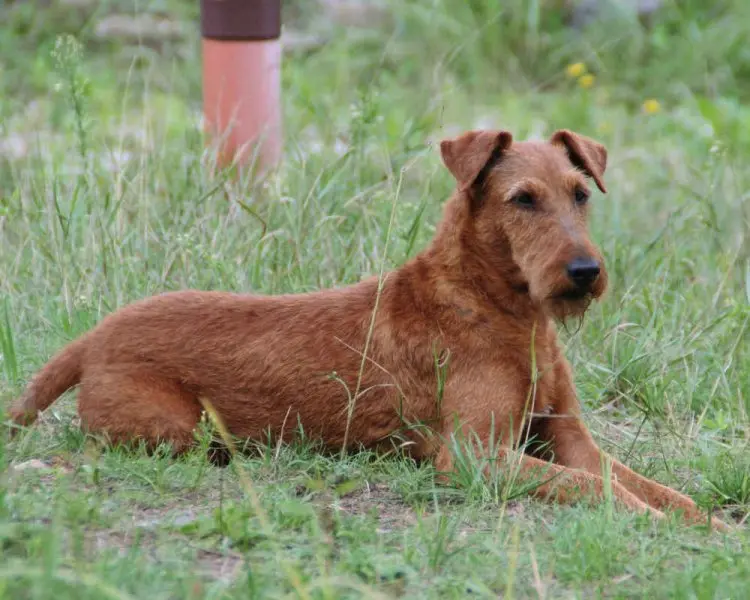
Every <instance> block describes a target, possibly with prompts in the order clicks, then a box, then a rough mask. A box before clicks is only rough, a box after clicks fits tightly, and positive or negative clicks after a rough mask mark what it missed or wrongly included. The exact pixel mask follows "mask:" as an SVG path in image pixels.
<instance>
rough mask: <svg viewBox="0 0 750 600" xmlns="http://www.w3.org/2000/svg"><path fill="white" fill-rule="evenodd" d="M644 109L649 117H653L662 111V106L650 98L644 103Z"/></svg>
mask: <svg viewBox="0 0 750 600" xmlns="http://www.w3.org/2000/svg"><path fill="white" fill-rule="evenodd" d="M642 108H643V112H645V113H646V114H647V115H653V114H655V113H658V112H659V111H660V110H661V104H660V103H659V101H658V100H656V99H655V98H649V99H648V100H646V101H645V102H644V103H643V106H642Z"/></svg>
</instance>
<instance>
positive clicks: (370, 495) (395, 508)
mask: <svg viewBox="0 0 750 600" xmlns="http://www.w3.org/2000/svg"><path fill="white" fill-rule="evenodd" d="M334 508H336V509H338V510H341V511H343V512H345V513H347V514H350V515H366V514H370V512H371V511H372V510H373V509H376V510H377V514H378V523H379V525H378V533H390V532H392V531H397V530H401V529H404V528H406V527H409V526H411V525H414V524H415V523H416V522H417V517H416V514H415V512H414V509H412V508H411V507H410V506H408V505H407V504H406V503H404V501H403V500H402V499H401V498H400V497H399V496H398V495H397V494H395V493H394V492H393V491H391V490H390V489H389V488H388V486H387V485H385V484H382V483H376V484H368V485H366V486H365V487H363V488H360V489H359V490H357V491H356V492H352V493H351V494H348V495H347V496H344V497H343V498H341V499H340V500H338V502H337V503H336V505H335V507H334Z"/></svg>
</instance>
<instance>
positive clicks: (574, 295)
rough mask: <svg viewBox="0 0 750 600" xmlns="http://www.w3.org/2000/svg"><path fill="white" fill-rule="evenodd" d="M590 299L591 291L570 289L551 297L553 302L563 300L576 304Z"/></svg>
mask: <svg viewBox="0 0 750 600" xmlns="http://www.w3.org/2000/svg"><path fill="white" fill-rule="evenodd" d="M590 297H591V290H590V289H588V288H570V289H567V290H564V291H563V292H561V293H559V294H556V295H555V296H553V298H552V299H553V300H563V301H568V302H576V301H580V300H586V299H589V298H590Z"/></svg>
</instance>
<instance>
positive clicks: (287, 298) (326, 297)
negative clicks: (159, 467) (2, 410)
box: [11, 130, 722, 526]
mask: <svg viewBox="0 0 750 600" xmlns="http://www.w3.org/2000/svg"><path fill="white" fill-rule="evenodd" d="M440 149H441V155H442V159H443V162H444V164H445V165H446V167H447V168H448V169H449V170H450V172H451V173H452V174H453V176H454V177H455V178H456V180H457V189H456V191H455V193H454V194H453V196H452V197H451V198H450V200H449V201H448V202H447V204H446V206H445V212H444V217H443V220H442V222H441V224H440V227H439V230H438V232H437V234H436V235H435V237H434V239H433V240H432V243H431V244H430V245H429V246H428V247H427V248H426V249H425V250H424V251H423V252H421V253H420V254H419V255H418V256H416V257H415V258H414V259H413V260H411V261H409V262H408V263H406V264H405V265H403V266H402V267H401V268H399V269H397V270H395V271H393V272H391V273H389V274H388V275H387V277H386V279H385V283H384V286H383V288H382V293H380V295H379V294H378V281H377V279H376V278H370V279H367V280H365V281H362V282H360V283H357V284H355V285H352V286H349V287H345V288H342V289H329V290H323V291H318V292H315V293H309V294H299V295H282V296H274V297H267V296H258V295H243V294H231V293H220V292H198V291H183V292H176V293H168V294H163V295H159V296H155V297H151V298H148V299H146V300H143V301H140V302H136V303H134V304H131V305H129V306H126V307H124V308H122V309H121V310H119V311H117V312H115V313H114V314H112V315H110V316H108V317H107V318H105V319H104V320H103V321H102V322H101V323H100V324H99V325H98V326H97V327H96V328H95V329H93V330H92V331H90V332H88V333H87V334H85V335H84V336H82V337H81V338H79V339H77V340H75V341H73V342H72V343H71V344H69V345H68V346H66V347H65V348H64V349H63V350H62V351H61V352H59V353H58V354H57V355H56V356H55V357H53V358H52V360H51V361H50V362H49V363H48V364H47V365H46V366H45V367H44V368H42V369H41V371H40V372H39V373H38V374H37V375H36V376H35V377H34V379H33V380H32V382H31V383H30V385H29V387H28V389H27V390H26V392H25V393H24V395H23V396H22V398H20V400H19V401H18V402H17V403H16V404H15V405H14V406H13V407H12V409H11V417H12V419H13V420H14V421H15V422H16V423H17V424H30V423H31V422H32V421H33V420H34V419H35V418H36V416H37V413H38V412H39V411H41V410H44V409H45V408H47V407H48V406H49V405H50V404H51V403H52V402H53V401H54V400H55V399H56V398H57V397H58V396H59V395H61V394H62V393H63V392H65V391H66V390H68V389H69V388H71V387H72V386H74V385H76V384H80V389H79V393H78V410H79V413H80V417H81V421H82V424H83V426H84V427H85V428H86V429H87V430H89V431H95V432H100V433H104V434H106V435H107V436H108V437H109V438H110V439H112V440H113V441H129V440H134V439H143V440H146V442H148V443H149V444H151V445H154V444H156V443H157V442H159V441H168V442H171V443H172V445H173V447H174V449H175V451H176V452H181V451H184V450H185V449H187V448H189V447H190V446H191V445H192V444H193V443H194V434H193V430H194V429H195V427H196V424H197V423H198V421H199V419H200V416H201V412H202V404H201V400H202V399H204V398H205V399H207V400H208V401H210V403H211V404H212V405H213V407H214V408H215V409H216V411H217V413H218V415H219V416H220V417H221V419H222V420H223V422H224V424H225V425H226V427H227V428H228V430H229V432H230V433H231V434H233V435H234V436H238V437H240V438H252V439H255V440H259V439H261V438H263V437H264V436H265V435H266V434H268V433H270V434H271V435H272V436H274V437H276V438H279V437H281V438H288V437H289V432H290V431H292V430H293V429H294V428H295V426H296V425H297V424H298V423H300V424H301V425H302V427H303V428H304V431H305V432H306V434H307V435H308V436H310V437H315V438H320V439H322V440H323V441H324V442H325V444H326V445H328V446H329V447H332V448H336V447H340V446H341V445H342V444H345V445H347V446H354V445H364V446H366V447H375V446H379V445H381V444H383V443H384V442H385V441H386V440H388V439H392V438H393V436H398V437H399V438H400V439H401V440H402V441H403V440H406V441H408V442H409V444H410V445H409V450H410V451H411V453H412V454H413V455H414V456H415V457H417V458H420V459H434V460H435V462H436V466H437V468H438V469H439V470H441V471H444V472H448V471H450V470H451V468H452V466H453V454H452V453H451V452H450V451H449V446H448V444H447V440H448V439H450V437H451V435H453V434H455V433H463V434H467V433H470V432H473V433H474V434H475V435H476V437H477V438H478V439H479V440H481V441H482V442H483V443H484V444H485V445H488V446H494V444H496V443H497V442H499V446H498V447H499V450H498V458H503V457H506V456H510V455H513V456H515V454H512V453H511V452H509V448H510V441H509V440H516V441H518V440H519V439H525V438H526V435H527V434H529V433H532V434H533V435H534V436H536V438H537V439H539V440H541V441H543V442H546V443H547V451H546V453H545V454H544V455H543V456H542V458H540V457H538V456H534V455H532V454H520V455H519V456H518V458H517V461H518V462H517V463H516V465H517V466H518V467H519V470H520V475H521V476H524V475H528V476H530V477H532V476H533V477H540V478H542V479H544V481H545V482H544V483H543V484H542V485H540V486H539V487H537V488H536V490H535V492H534V493H535V494H536V495H537V496H540V497H546V498H553V499H556V500H557V501H561V502H572V501H576V500H579V499H582V498H583V497H584V496H586V497H593V498H601V497H602V496H603V494H604V491H605V485H604V480H603V479H602V464H603V462H604V461H603V460H602V457H603V454H602V452H601V451H600V450H599V448H598V447H597V445H596V444H595V442H594V440H593V439H592V436H591V435H590V433H589V431H588V430H587V428H586V426H585V425H584V422H583V420H582V419H581V415H580V409H579V403H578V400H577V397H576V391H575V389H574V384H573V377H572V374H571V370H570V367H569V365H568V363H567V362H566V360H565V358H564V356H563V355H562V353H561V351H560V349H559V347H558V344H557V336H556V329H555V321H556V320H557V321H559V320H564V319H566V318H568V317H580V316H582V315H583V313H584V312H585V310H586V309H587V307H588V305H589V303H590V302H591V301H592V300H593V299H596V298H599V297H600V296H601V295H602V294H603V292H604V291H605V288H606V283H607V276H606V271H605V270H604V266H603V260H602V256H601V254H600V252H599V250H598V249H597V248H596V247H595V246H594V244H593V243H592V242H591V240H590V239H589V235H588V231H587V211H588V208H587V202H586V201H587V199H588V196H589V193H590V192H589V187H588V180H593V182H594V183H595V184H596V185H597V186H598V188H599V189H600V190H601V191H602V192H605V191H606V190H605V186H604V182H603V179H602V178H603V175H604V171H605V169H606V163H607V152H606V150H605V148H604V147H603V146H602V145H600V144H599V143H597V142H595V141H593V140H591V139H589V138H587V137H584V136H582V135H578V134H576V133H573V132H571V131H567V130H561V131H557V132H556V133H554V135H553V136H552V137H551V139H550V140H548V141H546V142H514V141H513V139H512V136H511V134H510V133H508V132H505V131H470V132H467V133H464V134H463V135H461V136H459V137H457V138H456V139H452V140H445V141H443V142H442V143H441V146H440ZM576 261H577V262H576ZM576 265H578V266H579V267H580V265H583V268H582V269H581V268H577V267H576ZM576 269H577V270H576ZM376 299H377V310H376V311H375V308H376ZM374 311H375V312H374ZM373 314H375V318H374V320H372V319H373ZM371 321H372V322H371ZM368 336H369V337H368ZM368 339H369V344H368V346H367V354H366V358H365V360H364V361H363V352H364V350H365V345H366V341H367V340H368ZM532 350H533V352H532ZM532 355H533V356H532ZM448 356H449V362H448V367H447V374H446V378H445V381H444V388H443V390H442V397H441V398H440V401H438V399H437V387H438V377H439V369H437V368H436V360H442V359H444V358H445V357H448ZM436 357H437V358H436ZM534 365H535V367H536V372H535V373H532V368H533V366H534ZM532 384H533V389H534V393H533V396H531V401H529V398H530V389H531V388H532ZM352 402H353V404H352ZM350 408H353V412H352V413H351V419H349V418H348V416H349V415H348V411H349V409H350ZM418 423H419V424H424V425H428V426H429V427H430V428H431V429H432V430H433V431H434V432H435V433H436V434H437V435H434V436H428V435H424V428H418V427H414V424H418ZM456 424H458V431H456V430H455V427H456ZM490 438H492V439H490ZM543 458H544V459H550V460H543ZM611 475H612V482H611V489H612V494H613V496H614V498H615V499H616V500H618V501H619V502H620V503H621V504H623V505H625V506H626V507H629V508H630V509H633V510H636V511H640V512H651V513H652V514H654V515H657V516H662V515H663V513H662V512H661V511H662V510H664V509H667V508H673V509H680V510H681V511H682V512H683V514H684V517H685V518H686V519H687V520H688V521H689V522H701V521H703V520H704V517H703V516H702V515H701V513H700V511H699V510H698V509H697V507H696V505H695V504H694V503H693V501H692V500H691V499H689V498H688V497H687V496H685V495H683V494H680V493H678V492H677V491H674V490H672V489H670V488H668V487H665V486H663V485H660V484H659V483H656V482H654V481H651V480H649V479H647V478H645V477H643V476H641V475H639V474H637V473H635V472H633V471H632V470H630V469H629V468H627V467H626V466H624V465H622V464H621V463H619V462H617V461H615V460H613V461H612V462H611ZM550 476H556V477H552V479H551V480H550ZM714 524H715V525H717V526H722V523H721V522H720V521H718V520H716V519H714Z"/></svg>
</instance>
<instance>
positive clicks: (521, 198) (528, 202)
mask: <svg viewBox="0 0 750 600" xmlns="http://www.w3.org/2000/svg"><path fill="white" fill-rule="evenodd" d="M513 202H514V204H518V206H522V207H523V208H534V196H532V195H531V194H529V193H528V192H523V193H521V194H517V195H516V196H513Z"/></svg>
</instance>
